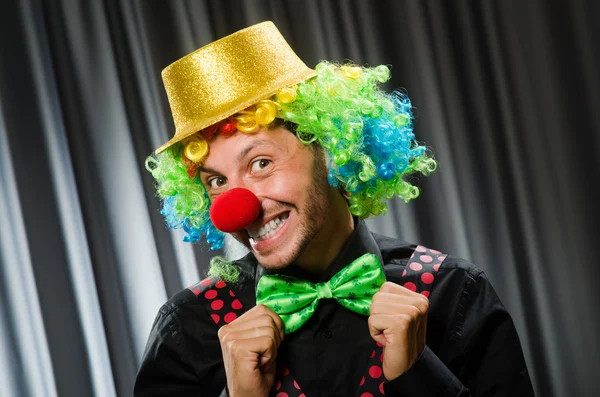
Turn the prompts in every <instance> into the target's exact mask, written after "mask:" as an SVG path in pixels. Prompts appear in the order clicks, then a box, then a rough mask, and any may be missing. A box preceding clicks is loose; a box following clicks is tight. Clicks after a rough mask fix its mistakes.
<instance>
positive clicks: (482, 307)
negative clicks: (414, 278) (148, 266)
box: [134, 221, 534, 397]
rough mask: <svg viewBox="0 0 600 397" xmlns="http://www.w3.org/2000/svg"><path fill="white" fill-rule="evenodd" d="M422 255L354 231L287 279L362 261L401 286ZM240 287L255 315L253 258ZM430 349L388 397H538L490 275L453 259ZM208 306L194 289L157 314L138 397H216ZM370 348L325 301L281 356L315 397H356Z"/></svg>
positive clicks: (446, 268) (441, 288)
mask: <svg viewBox="0 0 600 397" xmlns="http://www.w3.org/2000/svg"><path fill="white" fill-rule="evenodd" d="M415 248H416V246H415V245H412V244H408V243H404V242H402V241H398V240H395V239H391V238H388V237H383V236H379V235H376V234H373V233H371V232H370V231H369V230H368V228H367V226H366V224H365V223H364V222H361V221H357V222H356V228H355V231H354V232H353V234H352V236H351V237H350V238H349V240H348V242H347V243H346V244H345V247H344V248H343V249H342V251H341V252H340V254H339V255H338V257H337V258H336V260H335V261H334V262H333V263H332V265H331V266H330V267H329V269H328V270H327V271H326V272H325V273H324V274H322V275H320V276H317V277H315V276H313V275H311V274H309V273H306V272H305V271H303V270H302V269H301V268H299V267H296V266H294V265H290V266H289V267H287V268H286V269H285V271H284V272H280V273H285V274H287V275H293V276H295V277H301V278H305V279H308V280H310V281H313V282H321V281H327V280H329V279H330V278H331V276H333V275H334V274H335V273H337V272H338V271H339V270H341V269H342V268H343V267H345V266H346V265H347V264H349V263H350V262H352V261H353V260H354V259H356V258H358V257H360V256H361V255H363V254H365V253H372V254H375V255H377V256H379V258H380V260H381V263H382V264H383V267H384V271H385V275H386V278H387V280H388V281H392V282H397V283H400V282H399V281H400V278H401V276H402V272H403V270H404V268H405V267H406V265H407V261H408V259H409V258H410V257H411V255H412V253H413V251H414V249H415ZM236 264H237V265H239V267H240V269H241V270H242V276H241V278H240V280H239V281H238V283H236V287H235V288H236V292H237V296H238V297H239V300H240V301H242V302H243V303H244V309H246V310H247V309H249V308H251V307H253V306H255V305H256V298H255V287H256V283H257V282H258V280H259V279H260V277H261V275H262V274H263V273H264V270H263V269H262V268H261V267H260V266H259V265H258V264H257V262H256V260H255V258H254V256H253V255H252V254H248V255H247V256H246V257H244V258H242V259H241V260H238V261H236ZM429 300H430V308H429V315H428V323H427V347H426V348H425V351H424V352H423V353H422V354H421V356H420V357H419V359H418V360H417V362H416V363H415V364H414V365H413V366H412V367H411V368H410V369H409V370H408V371H407V372H406V373H404V374H402V375H401V376H400V377H398V378H396V379H394V380H392V381H390V382H386V383H385V385H384V387H385V394H386V396H403V397H412V396H415V397H416V396H418V397H425V396H453V397H459V396H461V397H462V396H511V397H517V396H533V395H534V394H533V389H532V385H531V382H530V379H529V374H528V371H527V367H526V364H525V360H524V358H523V352H522V349H521V344H520V341H519V337H518V335H517V332H516V330H515V327H514V324H513V322H512V319H511V317H510V315H509V313H508V312H507V311H506V309H505V308H504V306H503V305H502V303H501V301H500V299H499V298H498V296H497V295H496V292H495V291H494V289H493V288H492V286H491V284H490V282H489V281H488V280H487V278H486V277H485V275H484V273H483V272H482V271H481V270H479V269H477V268H476V267H475V266H473V265H472V264H470V263H468V262H467V261H465V260H463V259H460V258H456V257H452V256H447V257H446V259H445V260H444V261H443V263H442V264H441V266H440V267H439V271H438V272H437V275H436V279H435V284H434V286H433V291H432V293H431V295H430V296H429ZM217 331H218V327H217V326H216V324H215V322H214V321H213V320H212V319H211V317H210V315H209V313H208V311H207V309H206V307H205V301H204V298H203V297H202V296H196V294H194V293H193V292H192V291H191V290H190V289H185V290H183V291H181V292H179V293H177V294H176V295H174V296H173V297H172V298H171V299H169V301H168V302H167V303H166V304H165V305H164V306H163V307H162V308H161V309H160V310H159V313H158V315H157V317H156V320H155V322H154V325H153V327H152V331H151V333H150V337H149V339H148V343H147V346H146V349H145V352H144V357H143V360H142V364H141V367H140V370H139V373H138V375H137V379H136V383H135V389H134V395H135V396H136V397H150V396H177V397H184V396H219V395H220V394H221V392H222V391H223V389H224V388H225V384H226V379H225V369H224V367H223V363H222V356H221V348H220V344H219V340H218V337H217ZM372 347H373V340H372V338H371V336H370V335H369V331H368V328H367V317H365V316H362V315H359V314H357V313H354V312H352V311H349V310H347V309H345V308H343V307H342V306H340V305H339V304H338V303H337V302H336V301H335V300H332V299H329V300H323V301H320V302H319V306H318V308H317V311H316V312H315V314H314V315H313V316H312V317H311V318H310V319H309V320H308V321H307V322H306V324H304V325H303V326H302V328H300V330H298V331H296V332H294V333H292V334H289V335H286V336H285V338H284V340H283V342H282V344H281V345H280V347H279V350H278V359H283V360H285V361H286V362H287V363H288V365H289V369H290V371H291V373H293V374H294V376H295V379H296V380H297V381H298V383H299V384H300V385H302V391H303V392H304V393H305V395H306V396H308V397H320V396H323V397H325V396H326V397H332V396H341V397H346V396H354V395H355V394H356V392H357V389H358V385H359V382H360V380H361V377H362V376H363V375H364V374H365V367H366V366H367V360H368V358H369V354H370V352H371V350H372Z"/></svg>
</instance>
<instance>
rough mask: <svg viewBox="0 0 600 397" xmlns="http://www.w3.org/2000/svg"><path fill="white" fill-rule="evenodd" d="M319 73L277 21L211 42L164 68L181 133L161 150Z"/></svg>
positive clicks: (164, 76)
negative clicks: (294, 49) (281, 29)
mask: <svg viewBox="0 0 600 397" xmlns="http://www.w3.org/2000/svg"><path fill="white" fill-rule="evenodd" d="M315 75H316V73H315V71H314V70H312V69H310V68H309V67H308V66H306V65H305V64H304V62H302V60H301V59H300V58H298V56H297V55H296V54H295V53H294V51H293V50H292V49H291V47H290V46H289V44H288V43H287V42H286V40H285V39H284V38H283V36H282V35H281V33H280V32H279V30H278V29H277V28H276V27H275V24H273V22H271V21H266V22H262V23H258V24H256V25H252V26H250V27H248V28H245V29H242V30H239V31H237V32H235V33H232V34H230V35H229V36H225V37H223V38H222V39H219V40H217V41H214V42H212V43H210V44H207V45H206V46H204V47H202V48H200V49H198V50H196V51H194V52H192V53H191V54H188V55H186V56H184V57H183V58H180V59H179V60H177V61H175V62H173V63H172V64H170V65H169V66H167V67H166V68H164V69H163V71H162V79H163V82H164V84H165V90H166V91H167V97H168V98H169V104H170V106H171V112H172V113H173V120H174V122H175V135H174V136H173V138H172V139H171V140H169V141H168V142H167V143H165V144H164V145H162V146H161V147H159V148H158V149H156V151H155V153H160V152H162V151H163V150H165V149H166V148H168V147H169V146H171V145H173V144H174V143H176V142H179V141H181V140H183V139H185V138H187V137H189V136H191V135H193V134H195V133H196V132H198V131H200V130H202V129H203V128H206V127H208V126H210V125H212V124H214V123H216V122H219V121H221V120H223V119H225V118H227V117H229V116H231V115H233V114H235V113H237V112H239V111H241V110H244V109H245V108H247V107H248V106H250V105H253V104H255V103H256V102H258V101H260V100H262V99H266V98H269V97H271V96H272V95H274V94H275V93H276V92H277V91H278V90H280V89H282V88H286V87H290V86H293V85H294V84H298V83H300V82H302V81H304V80H306V79H308V78H310V77H313V76H315Z"/></svg>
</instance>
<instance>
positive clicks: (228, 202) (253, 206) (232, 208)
mask: <svg viewBox="0 0 600 397" xmlns="http://www.w3.org/2000/svg"><path fill="white" fill-rule="evenodd" d="M259 214H260V201H259V200H258V197H256V196H255V195H254V193H252V192H251V191H250V190H248V189H244V188H234V189H231V190H228V191H227V192H225V193H223V194H221V195H219V196H218V197H217V198H216V199H215V200H214V201H213V202H212V204H211V206H210V220H211V221H212V223H213V225H215V227H216V228H217V229H219V230H220V231H222V232H225V233H233V232H237V231H238V230H240V229H244V228H246V227H247V226H250V225H251V224H252V223H253V222H254V221H255V220H256V219H257V218H258V215H259Z"/></svg>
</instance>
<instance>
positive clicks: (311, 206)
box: [261, 147, 332, 270]
mask: <svg viewBox="0 0 600 397" xmlns="http://www.w3.org/2000/svg"><path fill="white" fill-rule="evenodd" d="M313 150H314V152H313V154H314V158H313V164H312V165H313V179H312V184H311V186H310V189H309V191H308V195H307V199H306V200H305V202H304V203H303V205H302V208H304V210H303V213H301V212H300V210H299V209H298V208H297V207H296V206H293V207H294V208H295V209H296V211H297V212H298V217H299V219H300V222H299V225H298V227H297V236H298V237H297V238H296V240H295V241H293V242H292V244H293V247H292V250H291V252H290V254H288V255H287V256H285V257H282V258H279V259H278V260H277V262H276V263H264V264H263V263H261V266H262V267H263V268H265V269H266V270H277V269H283V268H285V267H287V266H289V265H290V264H292V263H294V262H295V261H297V260H298V258H299V257H300V256H301V255H302V253H303V252H304V250H305V249H306V248H307V247H308V246H309V244H310V243H311V242H312V241H313V240H314V239H315V237H316V236H317V235H318V234H319V232H320V231H321V229H322V228H323V223H324V222H323V220H324V219H325V212H326V211H327V208H328V207H329V205H330V200H331V199H330V196H329V194H328V193H329V190H330V189H332V187H331V186H330V185H329V182H328V180H327V172H328V169H327V165H326V164H325V161H324V158H323V154H322V153H320V152H318V151H319V150H321V149H320V148H319V147H315V148H313ZM311 218H312V219H311Z"/></svg>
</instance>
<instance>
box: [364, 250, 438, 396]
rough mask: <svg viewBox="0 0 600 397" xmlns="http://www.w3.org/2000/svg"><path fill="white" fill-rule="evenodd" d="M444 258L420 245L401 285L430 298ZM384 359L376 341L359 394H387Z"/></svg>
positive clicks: (404, 274) (410, 261) (405, 271)
mask: <svg viewBox="0 0 600 397" xmlns="http://www.w3.org/2000/svg"><path fill="white" fill-rule="evenodd" d="M444 259H446V255H444V254H442V253H441V252H439V251H435V250H432V249H429V248H426V247H423V246H422V245H420V246H418V247H417V248H416V249H415V251H414V252H413V254H412V256H411V257H410V259H409V260H408V262H407V266H406V269H405V270H404V271H403V273H402V281H401V282H400V285H402V286H404V287H405V288H408V289H409V290H411V291H413V292H417V293H420V294H422V295H423V296H425V297H427V298H429V295H430V293H431V290H432V288H433V282H434V281H435V275H436V273H437V272H438V270H439V268H440V265H441V263H442V262H443V261H444ZM384 359H385V357H384V354H383V346H382V345H381V344H380V343H376V344H375V349H374V350H373V351H372V352H371V357H370V358H369V363H368V365H367V370H366V375H365V376H363V377H362V379H361V381H360V385H359V387H358V393H357V395H358V396H361V397H369V396H370V397H375V396H383V395H385V390H384V388H385V387H384V385H385V381H384V380H385V379H384V377H383V369H382V366H383V360H384Z"/></svg>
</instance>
